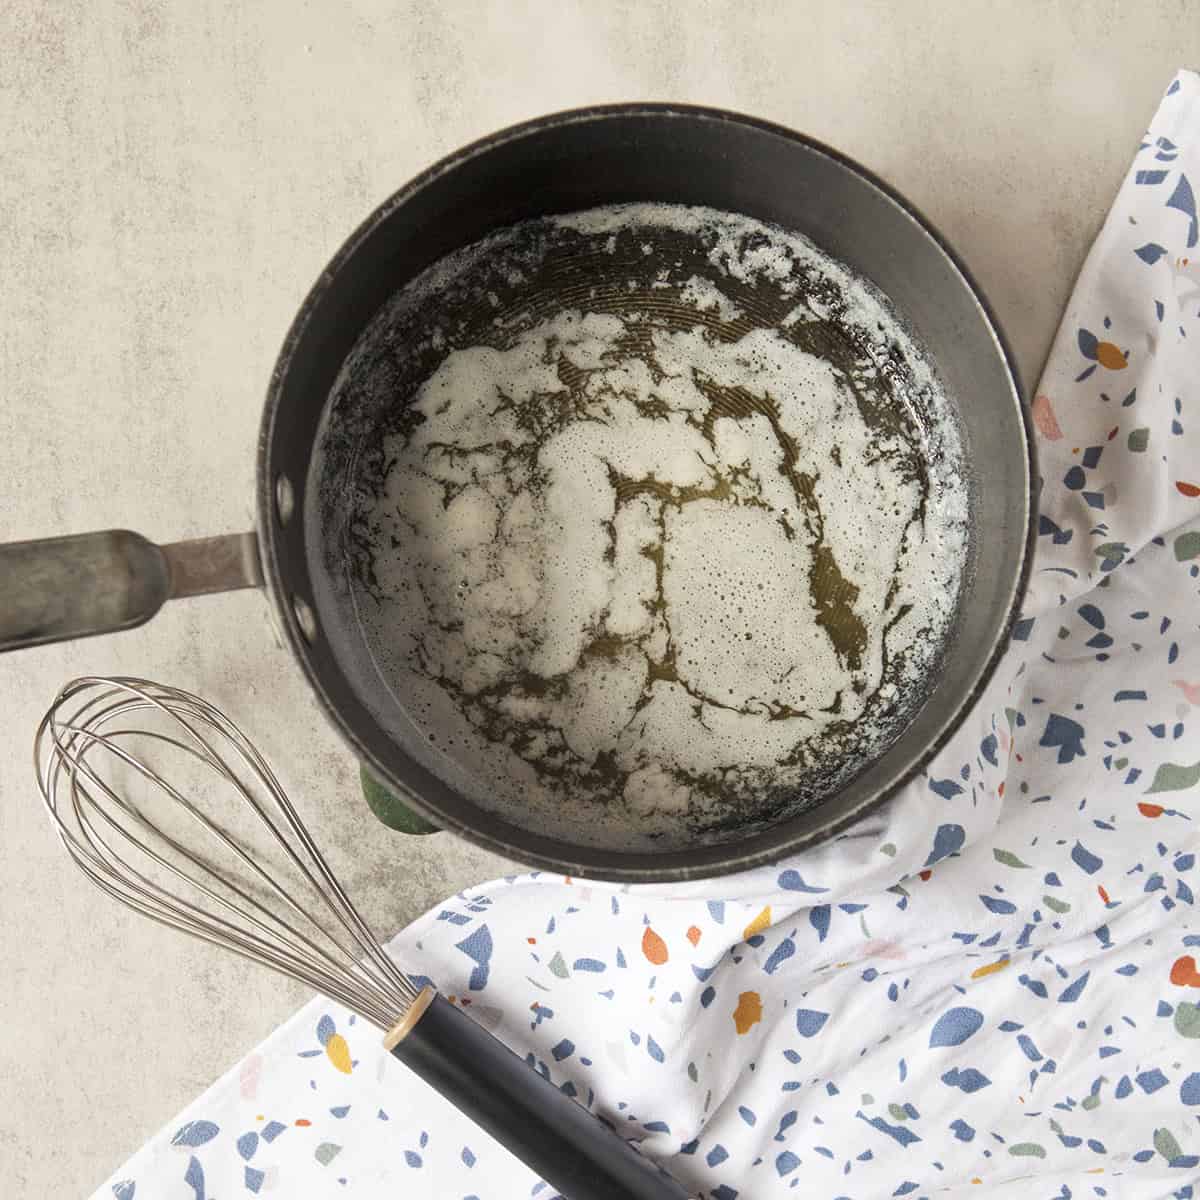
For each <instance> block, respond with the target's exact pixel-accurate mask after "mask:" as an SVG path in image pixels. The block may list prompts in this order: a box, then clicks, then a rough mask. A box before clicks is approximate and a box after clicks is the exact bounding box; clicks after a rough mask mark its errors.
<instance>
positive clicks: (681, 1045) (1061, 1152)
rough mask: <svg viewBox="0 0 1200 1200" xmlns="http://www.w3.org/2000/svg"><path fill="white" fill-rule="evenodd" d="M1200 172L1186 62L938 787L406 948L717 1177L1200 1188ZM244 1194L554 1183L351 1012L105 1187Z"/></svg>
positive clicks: (1085, 1191)
mask: <svg viewBox="0 0 1200 1200" xmlns="http://www.w3.org/2000/svg"><path fill="white" fill-rule="evenodd" d="M1197 188H1200V75H1196V74H1194V73H1190V72H1181V73H1180V74H1179V75H1178V76H1177V77H1176V78H1175V79H1174V81H1173V82H1172V83H1171V84H1170V86H1169V88H1168V89H1167V93H1166V95H1165V97H1164V98H1163V101H1162V104H1161V107H1160V108H1159V110H1158V113H1157V115H1156V116H1155V117H1154V120H1153V123H1152V126H1151V129H1150V131H1149V132H1148V133H1147V134H1146V136H1145V138H1144V139H1143V140H1142V143H1141V145H1140V146H1139V147H1138V149H1137V153H1136V155H1135V157H1134V161H1133V165H1132V167H1131V169H1130V171H1129V174H1128V176H1127V178H1126V179H1125V181H1124V183H1123V185H1122V187H1121V190H1120V192H1119V195H1118V197H1117V200H1116V203H1115V205H1114V207H1113V209H1112V212H1111V213H1110V214H1109V217H1108V219H1107V221H1106V223H1105V225H1104V227H1103V229H1102V231H1101V233H1100V235H1099V237H1098V239H1097V241H1096V243H1095V246H1094V247H1093V249H1092V251H1091V254H1090V255H1089V257H1088V259H1087V262H1086V264H1085V266H1084V268H1083V271H1082V273H1081V275H1080V277H1079V281H1078V283H1077V285H1076V288H1075V292H1074V295H1073V297H1072V299H1071V302H1070V305H1069V307H1068V309H1067V312H1066V315H1065V317H1064V319H1063V323H1062V327H1061V328H1060V330H1059V333H1058V337H1057V339H1056V341H1055V343H1054V347H1053V351H1052V353H1051V356H1050V360H1049V364H1048V366H1047V368H1046V371H1045V375H1044V376H1043V378H1042V381H1041V384H1040V386H1039V388H1038V389H1037V391H1036V394H1035V397H1034V399H1033V417H1034V421H1035V424H1036V427H1037V438H1038V451H1039V456H1040V474H1041V476H1042V488H1041V497H1040V512H1041V517H1040V526H1039V530H1038V534H1039V536H1038V539H1037V553H1036V559H1035V563H1034V571H1033V577H1032V583H1031V588H1030V592H1029V595H1028V598H1027V601H1026V607H1025V611H1024V613H1023V615H1022V618H1021V620H1020V621H1019V622H1018V623H1017V625H1016V628H1015V630H1014V633H1013V640H1012V645H1011V647H1010V649H1009V651H1008V653H1007V655H1006V657H1005V658H1004V660H1003V661H1002V663H1001V665H1000V668H999V670H998V671H997V673H996V676H995V679H994V681H993V683H992V685H991V686H990V688H989V690H988V691H987V692H986V694H985V695H984V696H983V698H982V699H981V701H980V703H979V704H978V705H977V707H976V708H975V710H974V711H973V713H972V715H971V716H970V717H969V718H968V719H967V721H966V722H965V723H964V725H963V726H962V728H961V729H960V730H959V732H958V734H957V735H956V737H955V738H954V739H953V740H952V742H951V743H950V745H948V746H947V747H946V749H945V750H944V751H943V752H942V753H941V754H939V755H938V756H937V758H936V759H935V761H934V762H933V763H932V764H931V766H930V768H929V770H928V772H927V773H926V774H925V775H924V776H922V777H921V778H919V779H917V780H915V781H914V782H913V783H912V784H910V785H909V786H908V787H907V788H905V789H904V790H903V792H902V793H901V794H899V795H898V796H897V797H896V798H895V799H894V800H893V801H892V802H891V803H890V804H888V805H887V806H886V807H885V808H884V809H883V811H881V812H880V813H877V814H875V815H873V816H871V817H870V818H868V819H866V820H864V821H863V822H861V823H860V824H859V825H858V826H856V827H854V828H852V829H851V830H850V831H849V832H847V833H846V834H845V835H843V836H842V837H840V838H838V839H837V840H836V841H833V842H831V843H829V844H827V845H824V846H821V847H818V848H816V849H814V850H811V851H808V852H805V853H803V854H801V855H799V856H797V857H795V858H794V859H792V860H790V861H786V862H782V863H780V864H778V865H777V866H774V867H771V868H762V869H759V870H754V871H751V872H748V873H745V874H742V875H738V876H734V877H731V878H727V879H718V880H715V881H708V882H704V881H701V882H697V883H693V884H688V885H678V886H657V887H656V886H635V887H629V886H616V885H611V886H610V885H603V884H586V885H585V884H582V883H578V882H573V881H571V880H569V879H564V878H562V877H561V876H554V875H548V874H544V873H543V874H533V875H523V876H518V877H513V878H509V879H502V880H497V881H495V882H493V883H490V884H486V885H483V886H480V887H478V888H475V889H472V890H471V891H469V892H466V893H463V894H460V895H457V896H454V897H452V898H451V899H449V900H447V901H446V902H445V903H444V904H443V905H441V906H440V907H438V908H437V909H435V910H433V911H432V912H430V913H428V914H426V916H424V917H423V918H421V919H420V920H418V921H417V922H415V923H414V924H413V925H411V926H410V927H409V928H408V929H406V930H404V931H403V932H402V933H400V934H399V935H398V936H397V937H396V938H395V940H394V941H393V942H392V943H391V948H392V950H393V952H394V953H395V955H396V957H397V959H398V960H399V961H400V962H401V963H403V964H404V965H405V966H406V968H407V969H409V970H410V971H413V972H417V973H420V974H421V975H424V976H426V977H428V978H429V979H431V980H433V981H435V982H436V984H437V986H438V987H439V989H440V990H441V991H442V992H443V994H445V995H446V996H447V997H448V998H450V999H451V1000H452V1001H453V1002H454V1003H455V1004H459V1005H462V1006H464V1007H466V1008H467V1009H468V1011H469V1012H470V1014H471V1015H472V1016H473V1017H474V1018H475V1019H476V1020H478V1021H480V1022H481V1023H482V1024H483V1025H485V1026H486V1027H487V1028H489V1029H491V1030H493V1031H494V1032H495V1033H496V1034H498V1036H500V1037H501V1038H502V1039H503V1040H504V1041H505V1042H506V1043H508V1045H509V1046H511V1047H513V1048H514V1049H515V1050H517V1051H518V1052H519V1053H520V1054H522V1055H528V1056H529V1061H530V1062H531V1063H532V1064H533V1065H534V1066H535V1068H536V1069H537V1070H538V1071H541V1072H542V1073H543V1074H545V1075H546V1076H548V1077H549V1078H550V1079H551V1080H552V1081H553V1082H554V1083H555V1084H557V1085H558V1086H559V1087H561V1088H563V1089H564V1090H566V1091H567V1092H568V1093H569V1094H570V1095H572V1096H574V1097H575V1098H576V1099H577V1100H578V1101H579V1102H580V1103H581V1104H585V1105H587V1106H588V1107H589V1108H590V1109H592V1110H594V1111H596V1112H599V1113H602V1114H604V1116H605V1117H607V1118H608V1119H609V1120H610V1121H612V1122H614V1123H615V1124H616V1125H617V1127H618V1128H619V1129H620V1130H621V1131H622V1132H623V1133H624V1134H625V1135H626V1136H628V1137H630V1138H634V1139H637V1140H638V1141H639V1142H640V1144H641V1147H642V1149H643V1151H644V1152H645V1153H647V1154H650V1155H653V1156H655V1157H656V1158H660V1159H663V1160H666V1161H667V1164H668V1166H669V1169H670V1170H671V1171H672V1172H673V1173H674V1174H675V1175H676V1176H677V1177H678V1178H680V1179H681V1180H682V1181H684V1182H685V1183H687V1184H688V1185H689V1186H690V1187H692V1188H693V1189H694V1190H696V1191H697V1192H702V1193H703V1195H705V1196H709V1197H712V1198H714V1200H735V1197H739V1196H740V1197H742V1200H751V1198H753V1200H765V1198H767V1197H786V1196H788V1195H793V1194H794V1195H799V1196H819V1197H822V1198H829V1200H833V1198H835V1197H846V1198H850V1200H868V1198H872V1200H873V1198H875V1197H892V1196H910V1197H913V1198H914V1200H916V1198H918V1197H922V1196H929V1197H932V1196H935V1195H936V1196H945V1195H949V1196H962V1197H999V1196H1016V1195H1019V1196H1021V1197H1022V1200H1027V1198H1036V1200H1052V1198H1053V1200H1071V1198H1079V1197H1093V1196H1109V1197H1133V1196H1136V1197H1139V1198H1149V1197H1159V1196H1162V1197H1166V1196H1174V1197H1179V1198H1181V1200H1182V1198H1184V1197H1191V1196H1193V1193H1194V1192H1195V1193H1196V1194H1197V1195H1200V1184H1198V1183H1197V1181H1198V1180H1200V921H1198V920H1197V918H1196V908H1195V892H1196V890H1197V889H1198V887H1200V872H1198V871H1197V869H1196V857H1197V852H1198V851H1200V832H1198V829H1197V822H1198V821H1200V245H1198V232H1197V207H1196V189H1197ZM984 553H986V547H984ZM480 1086H481V1087H483V1086H486V1084H485V1083H484V1082H483V1081H481V1083H480ZM242 1195H262V1196H264V1197H266V1196H277V1197H288V1198H291V1197H306V1198H321V1197H342V1196H344V1197H350V1198H353V1200H376V1198H382V1197H395V1196H404V1197H406V1198H410V1200H419V1198H422V1197H428V1198H430V1200H461V1198H465V1200H471V1198H472V1197H474V1198H476V1200H514V1198H519V1197H537V1196H540V1197H542V1200H550V1197H551V1196H552V1195H553V1192H552V1189H551V1188H549V1187H548V1186H547V1185H546V1184H544V1183H541V1182H540V1181H539V1180H538V1179H537V1178H536V1177H535V1176H534V1175H533V1174H532V1173H530V1172H529V1171H528V1170H527V1169H526V1168H524V1167H523V1166H522V1165H521V1164H520V1163H518V1162H517V1161H516V1160H515V1159H513V1158H512V1157H511V1156H510V1155H509V1154H508V1153H507V1152H506V1151H504V1150H503V1149H502V1148H500V1147H499V1146H498V1145H497V1144H496V1143H494V1142H492V1141H491V1140H490V1139H489V1138H488V1137H486V1136H485V1135H483V1134H482V1133H481V1132H480V1131H479V1130H477V1129H476V1128H475V1127H474V1126H472V1125H471V1124H470V1122H468V1121H467V1120H466V1119H465V1118H464V1117H462V1116H461V1115H459V1114H458V1113H457V1112H456V1111H454V1110H453V1109H452V1108H451V1107H450V1106H449V1105H448V1104H446V1103H445V1102H444V1101H442V1100H441V1099H440V1098H439V1097H437V1096H436V1095H435V1094H433V1093H432V1092H431V1091H429V1089H428V1088H426V1087H425V1085H424V1084H422V1083H421V1082H420V1081H419V1080H417V1078H416V1077H415V1076H413V1075H411V1074H410V1073H409V1072H408V1071H407V1069H406V1068H405V1067H403V1066H402V1065H401V1064H400V1063H398V1062H397V1061H396V1060H395V1059H392V1058H391V1057H390V1056H389V1055H387V1054H386V1053H385V1052H384V1051H383V1050H382V1048H381V1046H380V1036H379V1033H378V1031H376V1030H375V1029H374V1028H372V1027H371V1026H370V1025H368V1024H367V1023H366V1022H364V1021H361V1020H358V1021H356V1019H355V1018H354V1016H353V1015H352V1014H351V1013H349V1012H348V1011H346V1010H345V1009H344V1008H342V1007H340V1006H338V1005H336V1004H333V1003H330V1002H329V1001H326V1000H324V999H316V1000H314V1001H313V1002H312V1003H310V1004H309V1005H307V1006H306V1007H305V1008H303V1009H302V1010H301V1011H300V1012H299V1013H298V1014H297V1015H296V1016H295V1017H294V1018H293V1019H292V1020H291V1021H289V1022H288V1023H287V1024H286V1025H284V1026H283V1027H282V1028H281V1029H279V1030H278V1031H277V1032H276V1033H275V1034H274V1035H273V1036H271V1037H270V1038H268V1039H267V1041H266V1042H264V1043H263V1044H262V1045H261V1046H260V1047H259V1048H258V1049H256V1050H255V1051H254V1052H253V1053H251V1054H250V1055H249V1056H248V1057H246V1059H245V1060H244V1061H243V1062H241V1063H240V1064H238V1065H237V1066H236V1067H235V1068H234V1069H233V1070H232V1071H230V1072H229V1073H228V1074H227V1075H226V1076H225V1077H224V1078H223V1079H221V1080H220V1081H219V1082H218V1083H217V1084H215V1085H214V1086H213V1087H212V1088H211V1089H210V1090H209V1091H208V1092H206V1093H205V1094H204V1095H203V1096H202V1097H200V1098H199V1099H198V1100H197V1101H196V1102H195V1103H194V1104H193V1105H191V1106H190V1107H189V1108H188V1109H187V1111H186V1112H184V1113H183V1114H182V1115H181V1116H180V1117H178V1118H177V1119H176V1120H174V1121H173V1122H171V1123H170V1124H169V1125H168V1126H166V1127H165V1128H164V1129H163V1130H162V1132H161V1133H160V1134H159V1135H158V1136H157V1137H155V1138H154V1139H153V1140H152V1141H151V1142H150V1143H149V1144H148V1145H146V1146H145V1147H144V1148H143V1149H142V1150H141V1151H140V1152H139V1153H137V1154H136V1155H135V1156H134V1157H133V1158H132V1159H131V1160H130V1161H129V1162H128V1163H127V1164H126V1165H125V1166H124V1167H122V1168H121V1169H120V1171H118V1172H117V1174H116V1175H115V1176H114V1177H113V1179H112V1180H111V1181H109V1182H108V1183H106V1184H104V1185H103V1187H102V1188H101V1189H100V1190H99V1191H98V1192H97V1193H96V1197H97V1200H101V1198H102V1200H113V1198H114V1197H115V1200H177V1198H178V1200H233V1198H234V1197H236V1196H242Z"/></svg>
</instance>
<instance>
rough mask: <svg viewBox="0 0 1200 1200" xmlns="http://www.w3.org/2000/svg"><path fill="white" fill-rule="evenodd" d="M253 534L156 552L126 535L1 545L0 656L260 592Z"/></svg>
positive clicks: (150, 544) (118, 531)
mask: <svg viewBox="0 0 1200 1200" xmlns="http://www.w3.org/2000/svg"><path fill="white" fill-rule="evenodd" d="M261 586H262V568H261V566H260V564H259V558H258V536H257V534H254V533H235V534H227V535H225V536H223V537H212V538H193V539H192V540H190V541H185V542H171V543H169V544H168V545H165V546H156V545H155V544H154V543H153V542H150V541H147V540H146V538H144V537H142V536H141V535H140V534H137V533H131V532H130V531H129V530H127V529H109V530H105V531H104V532H102V533H82V534H73V535H71V536H69V537H58V538H43V539H41V540H38V541H31V542H10V543H9V544H8V545H0V651H4V650H20V649H22V648H23V647H25V646H40V645H43V644H44V643H46V642H65V641H70V640H71V639H73V638H84V637H91V636H93V635H94V634H97V633H116V632H117V631H118V630H121V629H132V628H133V627H134V626H136V625H141V624H142V623H143V622H144V621H148V620H149V619H150V618H151V617H152V616H154V614H155V613H156V612H158V610H159V609H160V608H161V607H162V606H163V604H164V603H165V602H166V601H168V600H173V599H176V598H178V597H181V596H199V595H203V594H205V593H208V592H227V591H232V590H233V589H235V588H245V587H261Z"/></svg>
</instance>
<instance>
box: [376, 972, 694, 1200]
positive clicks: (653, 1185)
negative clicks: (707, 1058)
mask: <svg viewBox="0 0 1200 1200" xmlns="http://www.w3.org/2000/svg"><path fill="white" fill-rule="evenodd" d="M384 1045H385V1046H387V1048H388V1049H389V1050H390V1051H391V1052H392V1053H393V1054H394V1055H395V1056H396V1057H397V1058H398V1059H400V1061H401V1062H403V1063H405V1064H406V1065H407V1066H408V1067H410V1068H411V1069H412V1070H413V1071H415V1072H416V1073H417V1074H418V1075H419V1076H420V1077H421V1078H422V1079H424V1080H425V1082H426V1083H428V1084H429V1085H430V1086H431V1087H433V1088H434V1089H435V1090H436V1091H438V1092H440V1093H441V1094H442V1095H443V1096H445V1097H446V1099H447V1100H449V1101H450V1102H451V1103H452V1104H453V1105H454V1106H455V1107H456V1108H457V1109H459V1110H460V1111H461V1112H463V1113H465V1114H466V1115H467V1116H469V1117H470V1118H471V1120H473V1121H474V1122H475V1123H476V1124H477V1125H478V1126H479V1127H480V1128H481V1129H484V1130H486V1131H487V1132H488V1133H490V1134H491V1135H492V1137H494V1138H495V1139H496V1140H497V1141H498V1142H499V1143H500V1144H501V1145H502V1146H505V1147H507V1148H508V1149H509V1150H511V1151H512V1153H513V1154H515V1155H516V1156H517V1157H518V1158H519V1159H520V1160H521V1161H522V1162H523V1163H525V1165H526V1166H528V1167H530V1168H531V1169H532V1170H534V1171H536V1172H537V1173H538V1174H539V1175H540V1176H541V1177H542V1178H543V1179H544V1180H545V1181H546V1182H547V1183H549V1184H550V1186H551V1187H553V1188H556V1189H557V1190H558V1191H559V1192H561V1193H562V1195H563V1196H564V1197H566V1200H688V1193H687V1190H686V1189H685V1188H684V1187H683V1186H682V1185H681V1184H680V1183H678V1182H677V1181H676V1180H674V1179H672V1178H671V1176H669V1175H668V1174H666V1172H664V1171H663V1170H662V1169H661V1168H660V1167H658V1166H657V1165H656V1164H655V1163H653V1162H651V1160H650V1159H648V1158H646V1157H644V1156H643V1155H641V1154H639V1153H638V1152H637V1150H635V1149H634V1148H633V1146H631V1145H630V1144H629V1143H628V1142H626V1141H625V1140H624V1139H623V1138H621V1137H620V1136H619V1135H618V1134H617V1133H615V1132H614V1131H613V1130H612V1129H611V1128H610V1127H609V1126H608V1125H606V1124H605V1123H604V1122H603V1121H602V1120H600V1118H599V1117H597V1116H594V1115H593V1114H592V1113H590V1112H588V1111H587V1109H586V1108H584V1107H583V1106H582V1105H581V1104H577V1103H576V1102H575V1101H574V1100H572V1099H571V1097H570V1096H568V1095H566V1093H564V1092H561V1091H559V1089H558V1088H557V1087H555V1086H554V1084H552V1083H551V1082H550V1081H549V1080H547V1079H545V1078H544V1077H543V1076H542V1075H541V1074H539V1073H538V1072H537V1071H536V1070H534V1069H533V1067H531V1066H529V1064H528V1063H526V1062H525V1060H524V1059H521V1058H518V1057H517V1056H516V1055H515V1054H514V1053H513V1052H512V1051H511V1050H510V1049H509V1048H508V1047H507V1046H505V1045H504V1043H503V1042H501V1041H499V1040H498V1039H496V1038H494V1037H492V1035H491V1034H490V1033H488V1032H487V1030H486V1029H484V1028H482V1026H480V1025H477V1024H476V1023H475V1022H474V1021H472V1020H471V1018H470V1017H469V1016H467V1014H466V1013H464V1012H463V1011H462V1010H461V1009H458V1008H455V1007H454V1005H452V1004H450V1003H449V1002H448V1001H446V1000H444V999H442V997H441V996H438V995H436V994H435V993H434V992H433V989H432V988H426V989H425V991H424V992H422V993H421V996H420V997H419V998H418V1000H417V1002H416V1004H414V1005H413V1008H412V1009H411V1010H410V1012H409V1015H408V1017H407V1018H406V1019H405V1020H404V1021H402V1022H401V1023H400V1024H399V1025H397V1026H396V1027H395V1028H394V1029H393V1030H392V1031H391V1033H389V1034H388V1036H387V1038H386V1039H385V1041H384Z"/></svg>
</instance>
